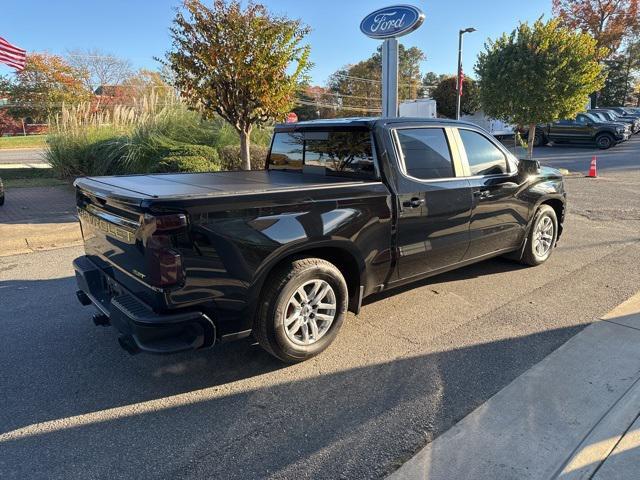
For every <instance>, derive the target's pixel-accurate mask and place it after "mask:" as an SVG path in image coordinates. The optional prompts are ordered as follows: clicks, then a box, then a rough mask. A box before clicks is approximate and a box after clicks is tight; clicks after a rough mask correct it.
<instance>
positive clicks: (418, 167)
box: [391, 124, 472, 279]
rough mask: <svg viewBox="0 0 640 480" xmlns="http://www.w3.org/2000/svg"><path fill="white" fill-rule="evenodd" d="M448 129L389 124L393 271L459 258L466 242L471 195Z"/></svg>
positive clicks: (409, 271) (412, 272)
mask: <svg viewBox="0 0 640 480" xmlns="http://www.w3.org/2000/svg"><path fill="white" fill-rule="evenodd" d="M451 131H452V129H451V128H443V127H441V126H439V127H427V126H424V125H416V126H410V124H409V125H407V126H404V125H403V126H401V127H397V128H394V129H392V131H391V136H392V139H393V143H394V147H395V151H396V158H397V160H398V169H399V175H398V179H397V193H398V200H397V201H398V232H397V239H398V256H399V258H398V275H399V278H401V279H407V278H411V277H413V276H418V275H421V274H425V273H429V272H433V271H435V270H438V269H441V268H443V267H446V266H448V265H452V264H455V263H457V262H459V261H460V260H462V258H463V256H464V254H465V252H466V250H467V247H468V245H469V220H470V217H471V208H472V196H471V187H470V184H469V180H467V179H466V178H460V177H457V176H456V173H461V172H462V166H461V164H460V157H459V154H458V152H457V147H456V144H455V143H454V142H452V134H451Z"/></svg>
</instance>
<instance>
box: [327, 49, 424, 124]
mask: <svg viewBox="0 0 640 480" xmlns="http://www.w3.org/2000/svg"><path fill="white" fill-rule="evenodd" d="M425 58H426V57H425V55H424V52H423V51H422V50H420V49H419V48H418V47H411V48H405V47H404V45H402V44H400V45H399V48H398V98H399V99H413V98H418V97H420V96H422V91H423V90H422V78H421V74H420V63H421V62H422V61H424V60H425ZM381 80H382V47H378V49H377V51H376V52H375V53H374V54H373V55H371V57H369V58H367V59H366V60H362V61H360V62H358V63H355V64H353V65H347V66H345V67H343V68H341V69H339V70H338V71H336V72H335V73H334V74H333V75H331V77H329V81H328V88H329V90H330V91H331V92H333V93H335V94H336V96H337V98H339V100H340V104H341V106H342V109H343V110H345V111H346V113H347V114H353V113H354V112H364V113H379V112H380V104H381V101H382V82H381Z"/></svg>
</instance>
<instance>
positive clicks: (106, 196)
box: [76, 179, 146, 280]
mask: <svg viewBox="0 0 640 480" xmlns="http://www.w3.org/2000/svg"><path fill="white" fill-rule="evenodd" d="M76 188H77V190H76V205H77V207H78V218H79V219H80V225H81V227H82V238H83V240H84V248H85V252H86V254H87V256H89V257H90V258H91V259H92V260H93V261H94V263H96V264H97V265H98V266H100V267H101V268H102V269H106V270H109V269H111V268H112V267H116V268H119V269H120V270H122V271H124V272H126V273H127V274H129V275H134V276H136V277H137V278H139V279H140V280H143V279H144V271H145V268H146V267H145V263H146V262H145V255H144V247H143V245H142V235H141V233H142V232H141V230H142V228H141V227H142V218H143V215H144V212H143V210H142V208H141V207H140V206H139V204H140V201H141V200H142V199H141V198H139V197H138V198H136V195H134V194H132V193H133V192H129V191H120V190H119V189H117V188H116V189H111V190H109V189H108V188H107V186H106V185H97V186H96V185H95V182H92V181H90V180H88V179H81V180H78V181H77V182H76ZM111 273H112V275H111V276H115V275H114V274H113V272H111Z"/></svg>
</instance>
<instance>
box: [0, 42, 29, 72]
mask: <svg viewBox="0 0 640 480" xmlns="http://www.w3.org/2000/svg"><path fill="white" fill-rule="evenodd" d="M26 61H27V51H26V50H23V49H21V48H18V47H16V46H15V45H11V44H10V43H9V42H7V41H6V40H5V39H4V38H2V37H0V63H4V64H5V65H9V66H10V67H13V68H15V69H16V70H18V71H20V70H22V69H23V68H24V64H25V63H26Z"/></svg>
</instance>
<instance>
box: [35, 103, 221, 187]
mask: <svg viewBox="0 0 640 480" xmlns="http://www.w3.org/2000/svg"><path fill="white" fill-rule="evenodd" d="M218 136H219V129H215V128H212V125H211V123H210V122H203V120H202V118H201V116H200V114H199V113H198V112H195V111H191V110H188V109H187V107H186V106H185V105H184V104H183V103H182V102H180V101H179V100H178V99H175V100H173V101H171V102H167V103H165V104H163V105H160V104H158V102H157V97H153V96H152V97H144V98H142V99H140V100H139V101H137V102H136V103H135V105H133V106H115V107H113V108H112V109H109V110H102V111H100V110H98V111H96V110H95V109H94V108H93V107H92V106H91V105H90V104H88V103H83V104H79V105H75V106H69V107H63V109H62V111H61V113H60V114H59V115H58V116H57V117H56V118H55V119H53V120H52V121H51V129H50V135H49V138H48V141H47V144H48V145H47V148H46V152H45V156H46V159H47V161H48V162H49V163H50V164H51V166H52V168H53V169H54V172H55V173H56V174H57V175H58V176H59V177H61V178H74V177H77V176H83V175H117V174H129V173H151V172H158V171H163V172H164V171H170V170H171V169H172V168H175V170H174V171H217V170H219V169H220V165H219V161H218V153H217V150H216V148H215V145H216V143H217V140H218ZM167 159H168V160H167Z"/></svg>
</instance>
